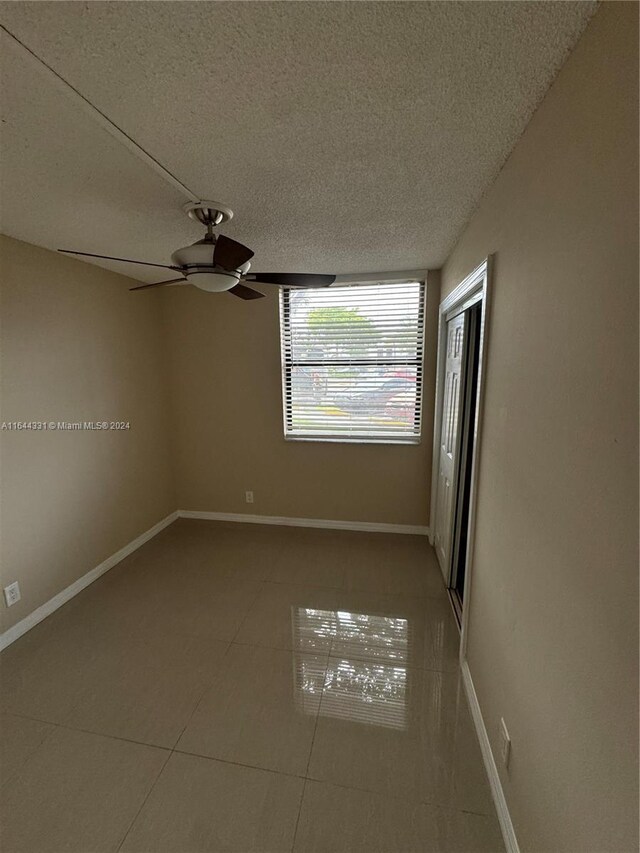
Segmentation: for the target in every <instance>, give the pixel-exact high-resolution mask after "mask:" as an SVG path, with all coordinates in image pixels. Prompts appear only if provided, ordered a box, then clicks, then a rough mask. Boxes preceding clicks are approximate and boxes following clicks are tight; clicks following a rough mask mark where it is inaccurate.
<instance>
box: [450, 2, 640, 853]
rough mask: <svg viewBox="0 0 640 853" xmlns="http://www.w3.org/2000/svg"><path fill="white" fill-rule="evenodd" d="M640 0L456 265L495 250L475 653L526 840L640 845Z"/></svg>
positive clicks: (453, 270)
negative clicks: (507, 755) (508, 744)
mask: <svg viewBox="0 0 640 853" xmlns="http://www.w3.org/2000/svg"><path fill="white" fill-rule="evenodd" d="M637 33H638V7H637V5H636V4H623V3H605V4H604V5H603V6H602V7H601V8H600V10H599V11H598V13H597V14H596V16H595V17H594V19H593V21H592V22H591V24H590V25H589V27H588V29H587V30H586V33H585V35H584V36H583V38H582V40H581V42H580V43H579V44H578V46H577V49H576V50H575V52H574V54H573V55H572V56H571V58H570V59H569V61H568V62H567V64H566V65H565V67H564V68H563V70H562V71H561V73H560V75H559V77H558V79H557V81H556V83H555V84H554V86H553V87H552V89H551V90H550V92H549V93H548V95H547V97H546V99H545V100H544V102H543V104H542V105H541V107H540V108H539V110H538V112H537V113H536V115H535V116H534V118H533V120H532V122H531V124H530V125H529V127H528V129H527V131H526V133H525V134H524V136H523V138H522V139H521V141H520V142H519V144H518V145H517V147H516V149H515V150H514V152H513V154H512V156H511V157H510V159H509V161H508V162H507V164H506V165H505V167H504V169H503V171H502V173H501V175H500V176H499V178H498V180H497V181H496V183H495V185H494V186H493V188H492V189H491V190H490V191H489V192H488V193H487V195H486V197H485V198H484V201H483V202H482V204H481V205H480V208H479V210H478V211H477V212H476V214H475V215H474V217H473V218H472V220H471V222H470V224H469V225H468V227H467V229H466V231H465V232H464V234H463V236H462V238H461V239H460V241H459V243H458V245H457V246H456V248H455V250H454V251H453V253H452V255H451V257H450V258H449V260H448V262H447V264H446V267H445V269H444V271H443V293H445V294H446V293H448V292H449V291H451V289H452V288H453V287H454V286H455V285H456V284H457V283H458V282H459V281H460V280H461V279H462V278H463V277H464V276H465V275H466V274H467V273H468V272H469V271H470V270H471V269H473V267H474V266H476V264H477V263H478V262H479V261H481V260H482V259H483V258H484V257H485V256H486V255H487V254H489V253H492V252H495V275H494V280H493V307H492V315H491V318H490V343H489V356H488V358H489V361H488V373H487V384H486V401H485V411H484V421H483V422H484V427H483V430H484V432H483V437H482V448H481V454H482V458H481V465H480V475H479V496H478V517H477V540H476V547H475V554H474V569H473V587H472V594H471V601H470V631H469V650H468V655H469V664H470V668H471V673H472V676H473V679H474V683H475V686H476V689H477V692H478V696H479V700H480V704H481V707H482V711H483V714H484V719H485V722H486V725H487V729H488V732H489V737H490V740H491V743H492V745H493V750H494V754H495V755H496V756H497V755H499V751H498V748H497V746H498V739H497V734H498V725H499V720H500V717H501V716H504V718H505V720H506V722H507V726H508V728H509V731H510V734H511V737H512V741H513V752H512V760H511V767H510V772H509V774H508V775H507V774H505V773H502V780H503V783H504V786H505V789H506V794H507V798H508V802H509V806H510V810H511V813H512V817H513V819H514V822H515V827H516V831H517V834H518V838H519V841H520V845H521V848H522V850H524V851H532V853H533V851H535V853H542V851H553V853H560V851H571V853H587V851H593V853H621V851H632V850H637V819H638V800H637V765H636V759H637V749H636V747H637V725H638V717H637V647H638V631H637V607H638V600H637V587H638V551H637V534H638V515H637V477H638V466H637V434H638V407H637V402H638V373H637V368H638V330H637V322H638V193H637V187H638V146H637V139H638V112H637V97H638V91H637V65H638V53H637V49H638V42H637V38H638V37H637Z"/></svg>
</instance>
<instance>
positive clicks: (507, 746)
mask: <svg viewBox="0 0 640 853" xmlns="http://www.w3.org/2000/svg"><path fill="white" fill-rule="evenodd" d="M500 757H501V758H502V764H503V765H504V767H506V768H508V767H509V759H510V758H511V738H510V737H509V732H508V731H507V724H506V723H505V721H504V719H503V718H502V717H500Z"/></svg>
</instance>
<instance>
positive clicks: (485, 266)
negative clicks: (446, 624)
mask: <svg viewBox="0 0 640 853" xmlns="http://www.w3.org/2000/svg"><path fill="white" fill-rule="evenodd" d="M492 260H493V259H492V256H491V255H490V256H489V257H487V258H485V260H484V261H483V262H482V263H481V264H479V266H477V267H476V268H475V269H474V270H473V272H472V273H470V274H469V275H468V276H467V277H466V278H465V279H463V280H462V281H461V282H460V284H459V285H458V286H457V287H456V288H454V290H452V291H451V293H450V294H449V295H448V296H446V297H445V298H444V299H443V300H442V302H441V303H440V308H439V311H438V360H437V367H436V399H435V414H434V425H433V461H432V472H431V512H430V522H429V541H430V542H431V544H432V545H433V536H434V530H435V521H436V511H437V499H438V498H437V496H438V488H437V487H438V462H439V452H440V433H441V429H442V403H443V388H444V370H445V365H446V346H447V322H448V320H450V319H451V318H452V317H453V316H455V315H456V314H459V313H460V312H461V311H465V310H466V309H467V308H470V307H471V306H472V305H474V304H476V303H478V302H481V304H482V309H481V316H480V330H479V336H480V340H479V351H478V384H477V389H476V413H475V418H474V423H473V452H472V456H471V486H470V494H469V527H468V534H467V548H466V555H465V560H466V571H465V579H464V593H463V603H462V620H461V633H462V636H461V640H460V659H461V661H462V660H464V659H465V657H466V645H467V636H466V634H467V631H466V628H467V622H468V612H469V594H470V591H471V575H472V558H473V546H474V540H475V521H476V501H477V489H478V466H479V461H480V437H481V426H482V408H483V400H484V387H485V381H484V380H485V374H486V361H487V339H488V335H487V330H488V319H487V318H488V310H489V307H490V280H491V269H492ZM452 506H453V511H454V512H455V504H453V505H452ZM446 580H447V586H448V585H449V584H450V583H451V569H450V570H449V578H447V579H446Z"/></svg>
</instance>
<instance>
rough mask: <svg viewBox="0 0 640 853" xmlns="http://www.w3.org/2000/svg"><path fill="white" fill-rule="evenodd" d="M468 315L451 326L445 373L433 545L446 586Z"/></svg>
mask: <svg viewBox="0 0 640 853" xmlns="http://www.w3.org/2000/svg"><path fill="white" fill-rule="evenodd" d="M466 328H467V314H466V312H465V313H461V314H458V315H457V316H456V317H453V318H452V319H451V320H449V322H448V323H447V349H446V365H445V374H444V387H443V400H442V424H441V429H440V441H439V444H438V447H439V454H438V456H439V458H438V461H437V464H438V485H437V498H436V501H437V503H436V523H435V531H434V537H433V544H434V548H435V550H436V554H437V557H438V561H439V563H440V568H441V569H442V573H443V575H444V579H445V583H446V584H447V586H448V585H449V580H450V574H451V544H452V531H453V514H454V510H455V507H454V506H453V501H454V496H455V494H456V478H457V473H458V455H459V452H460V448H459V445H460V440H459V439H460V419H461V418H460V386H461V382H462V370H463V356H464V343H465V334H466Z"/></svg>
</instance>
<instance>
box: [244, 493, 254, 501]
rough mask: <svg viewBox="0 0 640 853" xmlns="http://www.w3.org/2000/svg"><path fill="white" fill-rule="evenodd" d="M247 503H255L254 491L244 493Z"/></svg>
mask: <svg viewBox="0 0 640 853" xmlns="http://www.w3.org/2000/svg"><path fill="white" fill-rule="evenodd" d="M244 500H245V503H248V504H252V503H253V492H245V493H244Z"/></svg>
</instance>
